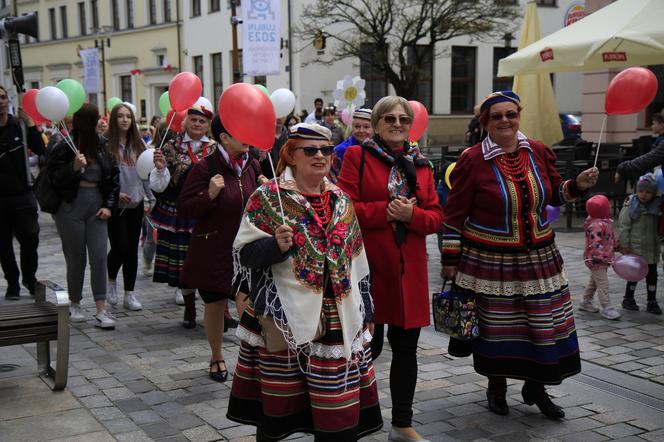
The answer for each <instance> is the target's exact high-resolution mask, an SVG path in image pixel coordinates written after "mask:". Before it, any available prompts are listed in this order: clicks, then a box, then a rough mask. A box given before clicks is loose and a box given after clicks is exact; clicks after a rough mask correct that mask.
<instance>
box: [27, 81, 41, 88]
mask: <svg viewBox="0 0 664 442" xmlns="http://www.w3.org/2000/svg"><path fill="white" fill-rule="evenodd" d="M29 89H39V82H38V81H31V82H30V88H29Z"/></svg>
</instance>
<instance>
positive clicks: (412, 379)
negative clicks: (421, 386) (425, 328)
mask: <svg viewBox="0 0 664 442" xmlns="http://www.w3.org/2000/svg"><path fill="white" fill-rule="evenodd" d="M420 330H421V329H419V328H410V329H404V328H401V327H399V326H396V325H388V327H387V340H388V341H389V343H390V346H391V347H392V364H391V365H390V394H391V396H392V425H393V426H395V427H399V428H405V427H411V426H412V419H413V397H414V396H415V385H416V384H417V341H418V340H419V339H420ZM384 333H385V325H384V324H376V328H375V330H374V337H373V339H372V341H371V354H372V357H373V359H374V360H376V359H378V356H380V354H381V352H382V351H383V340H384Z"/></svg>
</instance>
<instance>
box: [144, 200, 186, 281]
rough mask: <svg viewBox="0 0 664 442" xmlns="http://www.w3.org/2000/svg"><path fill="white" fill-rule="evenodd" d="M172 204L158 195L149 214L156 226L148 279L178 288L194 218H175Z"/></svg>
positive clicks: (174, 207)
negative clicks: (151, 270)
mask: <svg viewBox="0 0 664 442" xmlns="http://www.w3.org/2000/svg"><path fill="white" fill-rule="evenodd" d="M175 204H176V203H175V201H170V200H168V199H165V198H161V199H159V200H158V202H157V204H156V205H155V207H154V209H153V210H152V213H151V214H150V220H151V221H152V224H153V225H154V227H155V228H156V229H157V247H156V251H155V260H154V274H153V277H152V280H153V281H154V282H165V283H168V285H170V286H171V287H181V285H180V272H181V271H182V266H183V265H184V259H185V257H186V256H187V248H188V247H189V239H190V238H191V231H192V229H193V228H194V224H195V221H194V220H190V219H187V218H180V217H178V216H177V209H176V206H175ZM181 288H186V287H181Z"/></svg>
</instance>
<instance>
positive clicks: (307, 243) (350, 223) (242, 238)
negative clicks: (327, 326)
mask: <svg viewBox="0 0 664 442" xmlns="http://www.w3.org/2000/svg"><path fill="white" fill-rule="evenodd" d="M279 188H280V190H281V199H282V202H283V207H284V214H285V217H286V224H287V225H289V226H291V228H292V229H293V247H292V248H291V249H290V255H289V257H288V258H287V259H286V260H285V261H283V262H281V263H277V264H272V265H271V266H270V269H269V270H271V272H268V271H267V269H266V271H265V272H264V274H263V276H262V278H261V281H260V283H259V284H260V286H261V290H260V293H259V294H258V296H265V297H266V304H267V308H266V310H265V315H268V316H272V317H274V318H275V322H276V323H277V325H278V326H279V328H280V329H281V330H282V331H283V332H284V337H285V338H286V340H287V341H288V342H289V347H290V348H292V349H296V348H297V347H299V346H302V345H306V344H309V343H311V341H312V340H313V338H314V335H315V333H316V329H317V327H318V322H319V318H320V312H321V308H322V305H323V296H324V289H325V288H324V285H325V268H326V267H327V272H328V275H329V276H328V278H329V283H331V286H332V287H331V288H332V291H333V292H334V296H335V299H336V303H337V310H338V311H339V319H340V321H341V329H342V335H343V341H344V342H343V353H344V354H343V356H344V357H345V358H346V359H350V358H351V354H352V353H353V352H354V351H357V348H358V340H359V341H360V343H361V340H362V339H363V334H362V329H363V323H364V314H363V308H364V306H363V303H362V293H361V290H363V289H364V288H363V286H361V284H360V282H361V281H362V280H363V279H364V278H366V277H367V276H368V275H369V264H368V261H367V257H366V254H365V251H364V245H363V244H362V234H361V233H360V225H359V223H358V221H357V218H356V216H355V211H354V209H353V203H352V201H351V200H350V198H348V196H347V195H346V194H345V193H343V191H341V189H339V188H338V187H337V186H335V185H334V184H332V183H330V182H329V181H328V180H327V179H325V190H324V191H325V192H331V195H330V196H331V201H333V211H332V219H331V220H330V222H329V223H328V225H327V226H324V225H322V223H321V221H320V218H319V217H318V215H317V214H316V212H315V211H314V209H313V207H312V206H311V204H310V203H309V201H308V200H307V199H306V198H305V197H304V196H302V195H301V194H300V193H299V192H298V191H297V187H296V185H295V180H294V177H293V174H292V170H291V169H290V168H286V170H285V171H284V173H283V174H282V175H281V176H280V177H279ZM282 224H283V221H282V218H281V213H280V210H279V200H278V198H277V187H276V183H275V181H274V180H270V181H269V182H268V183H266V184H264V185H262V186H260V187H259V188H258V189H257V190H256V191H255V192H254V194H253V195H252V196H251V197H250V198H249V201H248V202H247V206H246V208H245V212H244V216H243V219H242V222H241V224H240V229H239V231H238V233H237V236H236V237H235V243H234V244H233V248H234V261H235V265H236V274H237V273H238V272H239V273H240V274H241V275H242V277H243V278H250V277H251V273H250V271H249V269H246V268H242V267H241V266H240V264H239V254H240V251H241V250H242V248H243V247H244V246H245V245H247V244H249V243H251V242H253V241H256V240H259V239H263V238H268V237H272V236H274V232H275V231H276V229H277V227H279V226H280V225H282ZM250 282H251V281H250ZM274 289H276V293H277V297H278V301H279V302H274V301H272V302H270V300H269V299H268V296H269V294H270V293H272V292H273V290H274ZM279 310H280V311H279ZM360 348H361V347H360Z"/></svg>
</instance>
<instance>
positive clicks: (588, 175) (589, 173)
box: [576, 167, 599, 190]
mask: <svg viewBox="0 0 664 442" xmlns="http://www.w3.org/2000/svg"><path fill="white" fill-rule="evenodd" d="M598 178H599V169H598V168H597V167H591V168H590V169H586V170H584V171H583V172H581V173H580V174H579V175H577V177H576V186H577V187H578V188H579V190H588V189H590V188H591V187H593V186H594V185H595V184H597V179H598Z"/></svg>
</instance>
